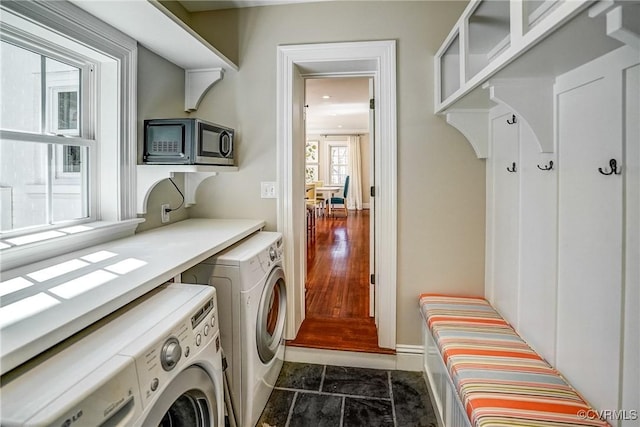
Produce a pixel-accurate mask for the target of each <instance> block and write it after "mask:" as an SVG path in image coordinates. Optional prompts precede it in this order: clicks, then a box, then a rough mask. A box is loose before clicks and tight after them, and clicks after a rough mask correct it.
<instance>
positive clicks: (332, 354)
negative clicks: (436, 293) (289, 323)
mask: <svg viewBox="0 0 640 427" xmlns="http://www.w3.org/2000/svg"><path fill="white" fill-rule="evenodd" d="M423 358H424V356H423V347H422V346H421V345H398V346H397V350H396V354H379V353H362V352H356V351H341V350H322V349H317V348H306V347H293V346H287V349H286V351H285V352H284V360H286V361H287V362H298V363H315V364H318V365H332V366H349V367H353V368H370V369H389V370H398V371H412V372H420V371H422V368H423V366H422V363H423Z"/></svg>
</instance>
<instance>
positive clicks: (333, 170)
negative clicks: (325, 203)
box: [329, 144, 349, 185]
mask: <svg viewBox="0 0 640 427" xmlns="http://www.w3.org/2000/svg"><path fill="white" fill-rule="evenodd" d="M348 169H349V147H348V146H347V145H346V144H345V145H342V144H341V145H337V144H336V145H334V144H331V145H329V182H330V183H331V185H344V181H345V179H346V178H347V175H348V174H349V173H348Z"/></svg>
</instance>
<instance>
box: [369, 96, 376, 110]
mask: <svg viewBox="0 0 640 427" xmlns="http://www.w3.org/2000/svg"><path fill="white" fill-rule="evenodd" d="M369 109H370V110H375V109H376V100H375V98H371V99H370V100H369Z"/></svg>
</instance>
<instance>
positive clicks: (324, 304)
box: [288, 211, 394, 354]
mask: <svg viewBox="0 0 640 427" xmlns="http://www.w3.org/2000/svg"><path fill="white" fill-rule="evenodd" d="M315 228H316V229H315V233H314V234H313V235H312V236H310V237H309V238H308V241H307V282H306V289H307V292H306V318H305V320H304V322H303V323H302V326H301V328H300V331H299V332H298V336H297V337H296V339H295V340H293V341H290V342H289V343H288V345H294V346H300V347H313V348H324V349H332V350H350V351H364V352H373V353H391V354H392V353H394V352H393V351H392V350H387V349H381V348H379V347H378V336H377V335H378V334H377V330H376V326H375V321H374V319H373V318H372V317H369V211H359V212H355V211H350V212H349V216H348V217H346V218H345V217H336V218H331V217H321V218H318V219H317V220H316V226H315Z"/></svg>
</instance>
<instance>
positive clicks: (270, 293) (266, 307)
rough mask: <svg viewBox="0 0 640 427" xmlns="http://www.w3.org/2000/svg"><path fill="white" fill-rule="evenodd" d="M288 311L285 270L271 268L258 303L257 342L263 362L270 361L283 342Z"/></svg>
mask: <svg viewBox="0 0 640 427" xmlns="http://www.w3.org/2000/svg"><path fill="white" fill-rule="evenodd" d="M286 312H287V290H286V286H285V280H284V271H283V270H282V267H280V266H278V267H276V268H274V269H273V270H271V273H270V274H269V277H268V278H267V282H266V283H265V286H264V290H263V291H262V296H261V298H260V304H259V305H258V319H257V322H258V324H257V325H256V344H257V347H258V355H259V356H260V360H261V361H262V363H269V362H270V361H271V360H272V359H273V358H274V357H275V355H276V352H277V351H278V347H279V346H280V344H281V343H282V339H283V334H284V325H285V324H284V322H285V315H286Z"/></svg>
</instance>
